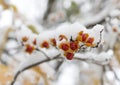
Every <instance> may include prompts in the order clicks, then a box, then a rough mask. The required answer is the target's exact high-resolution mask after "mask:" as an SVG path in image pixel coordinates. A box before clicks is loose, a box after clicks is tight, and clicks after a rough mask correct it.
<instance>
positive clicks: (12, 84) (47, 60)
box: [11, 54, 61, 85]
mask: <svg viewBox="0 0 120 85" xmlns="http://www.w3.org/2000/svg"><path fill="white" fill-rule="evenodd" d="M59 56H60V54H58V55H57V56H55V57H54V58H53V59H45V60H43V61H40V62H37V63H34V64H32V65H30V66H27V67H25V68H24V69H22V70H20V71H18V72H17V73H16V75H15V76H14V79H13V81H12V83H11V85H14V83H15V81H16V80H17V78H18V76H19V75H20V74H21V73H22V72H23V71H25V70H27V69H29V68H32V67H34V66H37V65H39V64H42V63H45V62H49V61H52V60H56V59H60V58H61V57H59Z"/></svg>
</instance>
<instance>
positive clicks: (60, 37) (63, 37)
mask: <svg viewBox="0 0 120 85" xmlns="http://www.w3.org/2000/svg"><path fill="white" fill-rule="evenodd" d="M63 39H65V40H68V39H67V37H66V36H65V35H60V36H59V40H60V41H61V40H63Z"/></svg>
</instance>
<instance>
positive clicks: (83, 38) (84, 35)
mask: <svg viewBox="0 0 120 85" xmlns="http://www.w3.org/2000/svg"><path fill="white" fill-rule="evenodd" d="M87 38H88V34H86V33H85V34H82V41H83V42H85V41H86V40H87Z"/></svg>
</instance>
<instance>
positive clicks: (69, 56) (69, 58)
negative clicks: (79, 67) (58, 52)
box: [66, 52, 74, 60]
mask: <svg viewBox="0 0 120 85" xmlns="http://www.w3.org/2000/svg"><path fill="white" fill-rule="evenodd" d="M73 56H74V54H73V53H70V52H67V53H66V58H67V59H68V60H72V59H73Z"/></svg>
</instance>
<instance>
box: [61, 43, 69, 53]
mask: <svg viewBox="0 0 120 85" xmlns="http://www.w3.org/2000/svg"><path fill="white" fill-rule="evenodd" d="M61 49H63V50H64V51H67V50H69V45H68V44H65V43H63V44H62V45H61Z"/></svg>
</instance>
